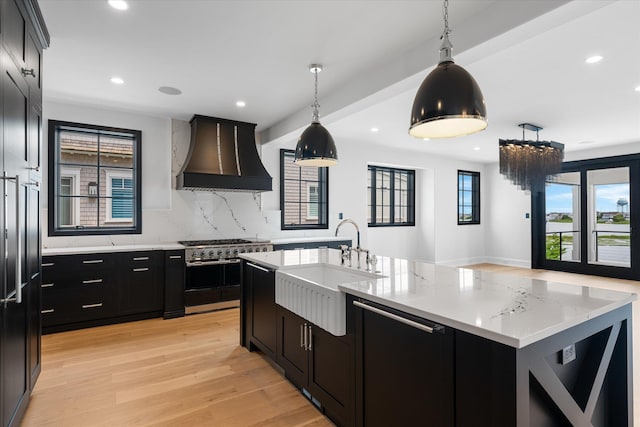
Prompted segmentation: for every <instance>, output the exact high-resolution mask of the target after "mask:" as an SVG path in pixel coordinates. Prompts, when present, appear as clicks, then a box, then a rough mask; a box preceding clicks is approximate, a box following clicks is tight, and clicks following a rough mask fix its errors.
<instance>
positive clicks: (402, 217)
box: [367, 165, 415, 227]
mask: <svg viewBox="0 0 640 427" xmlns="http://www.w3.org/2000/svg"><path fill="white" fill-rule="evenodd" d="M368 175H369V176H368V186H367V190H368V191H367V192H368V200H369V216H368V221H369V227H379V226H391V225H415V171H412V170H405V169H394V168H388V167H382V166H372V165H369V173H368Z"/></svg>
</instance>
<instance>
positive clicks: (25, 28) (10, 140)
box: [0, 0, 49, 427]
mask: <svg viewBox="0 0 640 427" xmlns="http://www.w3.org/2000/svg"><path fill="white" fill-rule="evenodd" d="M48 44H49V35H48V33H47V30H46V27H45V25H44V22H43V20H42V15H41V14H40V9H39V7H38V4H37V2H36V1H35V0H0V57H1V58H2V60H1V61H0V94H1V96H0V167H1V169H2V175H1V179H0V182H1V183H2V194H1V195H0V223H1V224H2V230H3V231H2V238H0V254H2V257H3V260H2V263H3V264H2V275H0V427H6V426H18V425H19V424H20V421H21V418H22V415H23V413H24V411H25V409H26V407H27V404H28V402H29V397H30V394H31V391H32V390H33V387H34V386H35V382H36V380H37V377H38V374H39V372H40V307H39V305H40V288H39V282H40V280H41V277H40V219H39V215H40V206H39V205H40V184H41V182H42V174H41V172H40V157H39V156H40V152H41V148H40V146H41V129H42V126H41V119H40V117H41V114H40V112H41V105H42V92H41V88H40V83H39V82H40V68H41V67H40V62H39V61H40V60H39V59H36V58H41V56H42V50H43V49H44V48H45V47H47V46H48ZM34 62H38V65H37V67H35V66H34V70H33V71H32V70H31V67H32V65H31V64H33V63H34ZM35 68H37V71H36V69H35ZM33 75H37V80H38V83H37V84H36V85H34V77H33Z"/></svg>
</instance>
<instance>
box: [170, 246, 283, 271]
mask: <svg viewBox="0 0 640 427" xmlns="http://www.w3.org/2000/svg"><path fill="white" fill-rule="evenodd" d="M178 243H180V244H181V245H183V246H185V248H186V249H185V260H186V262H187V266H189V265H200V264H204V263H215V262H221V261H229V260H237V261H238V262H239V259H238V254H243V253H245V252H268V251H272V250H273V245H272V244H271V242H269V241H266V240H264V241H251V240H244V239H221V240H186V241H182V242H178Z"/></svg>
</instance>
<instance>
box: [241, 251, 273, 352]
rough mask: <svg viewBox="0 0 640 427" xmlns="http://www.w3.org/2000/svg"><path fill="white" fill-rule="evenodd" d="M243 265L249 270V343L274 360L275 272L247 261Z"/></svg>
mask: <svg viewBox="0 0 640 427" xmlns="http://www.w3.org/2000/svg"><path fill="white" fill-rule="evenodd" d="M245 265H246V266H247V268H248V270H250V272H251V273H250V276H251V280H250V283H249V293H250V295H249V301H250V303H249V304H250V307H249V309H250V310H251V324H250V325H249V328H250V334H251V343H252V344H254V345H255V346H256V347H258V348H259V349H260V350H261V351H262V352H263V353H265V354H266V355H267V356H268V357H269V358H271V359H272V360H275V358H276V341H277V333H276V327H277V311H276V310H277V309H276V307H277V306H276V283H275V272H273V271H272V270H269V269H267V268H264V267H261V266H259V265H255V264H252V263H249V262H248V263H246V264H245Z"/></svg>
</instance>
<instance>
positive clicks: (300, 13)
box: [39, 0, 640, 162]
mask: <svg viewBox="0 0 640 427" xmlns="http://www.w3.org/2000/svg"><path fill="white" fill-rule="evenodd" d="M39 2H40V6H41V8H42V12H43V15H44V18H45V21H46V23H47V26H48V28H49V31H50V33H51V47H50V48H49V49H47V50H46V51H45V56H44V61H45V63H44V67H45V69H44V76H45V77H44V87H45V93H44V97H45V101H47V100H54V101H55V100H58V101H64V102H74V103H82V104H90V105H100V106H105V107H109V108H115V109H122V110H130V111H141V112H145V113H147V114H152V115H160V116H166V117H173V118H179V119H183V120H187V119H189V118H190V117H191V116H192V115H193V114H204V115H210V116H216V117H224V118H230V119H235V120H242V121H249V122H253V123H257V124H258V130H259V131H261V133H262V140H263V141H266V142H268V141H272V140H276V141H281V142H282V141H285V142H286V143H287V144H289V145H291V142H292V141H295V139H296V138H297V135H298V134H299V132H301V130H302V129H303V128H304V127H305V126H306V125H307V124H308V122H309V121H310V118H311V108H310V107H309V105H310V104H311V103H312V101H313V75H312V74H310V73H309V72H308V70H307V67H308V64H310V63H312V62H320V63H322V64H323V65H324V71H323V72H322V73H321V74H320V75H319V91H320V104H321V109H320V112H321V121H322V122H323V124H324V125H325V126H326V127H327V128H328V129H329V131H330V132H331V133H332V135H333V137H334V139H335V140H336V144H337V146H338V153H339V151H340V141H341V140H349V139H359V140H367V141H369V142H370V143H374V144H383V145H387V146H390V147H394V148H399V149H403V148H406V149H412V150H421V151H427V152H432V153H436V154H440V155H449V156H456V157H460V158H464V159H468V160H477V161H483V162H491V161H497V156H498V153H497V140H498V138H514V139H516V138H521V137H522V133H521V130H520V129H519V128H518V127H517V124H518V123H521V122H531V123H535V124H539V125H541V126H543V127H544V128H545V130H544V131H542V133H541V135H540V137H541V139H551V140H555V141H558V142H562V143H564V144H565V145H566V148H567V151H570V150H580V149H587V148H593V147H598V146H606V145H615V144H627V143H635V144H636V145H638V149H636V151H640V92H637V91H634V88H635V87H636V86H640V26H638V25H637V17H638V16H640V0H622V1H617V2H612V1H596V0H588V1H587V0H579V1H573V2H563V1H556V0H538V1H533V0H532V1H524V0H512V1H506V0H499V1H490V0H451V1H450V7H449V15H450V26H451V27H452V29H453V33H452V35H451V39H452V42H453V44H454V58H455V60H456V62H457V63H458V64H459V65H462V66H463V67H465V68H466V69H467V70H468V71H469V72H471V74H472V75H473V76H474V77H475V78H476V80H477V81H478V83H479V84H480V87H481V88H482V91H483V93H484V96H485V99H486V103H487V111H488V116H489V127H488V129H487V130H486V131H484V132H481V133H479V134H476V135H472V136H467V137H462V138H455V139H453V140H441V141H421V140H416V139H413V138H411V137H409V136H408V135H407V128H408V122H409V111H410V108H411V104H412V102H413V96H414V95H415V92H416V90H417V88H418V86H419V84H420V82H421V81H422V79H423V78H424V77H425V76H426V74H427V72H428V71H429V70H430V67H432V66H433V65H435V63H436V61H437V58H438V44H439V41H438V37H439V35H440V33H441V31H442V3H441V2H440V1H415V0H414V1H383V0H370V1H352V0H343V1H332V0H315V1H314V0H297V1H290V0H283V1H271V0H265V1H259V0H254V1H244V0H234V1H214V0H210V1H206V0H200V1H192V0H180V1H168V0H130V1H129V5H130V8H129V10H127V11H117V10H115V9H112V8H111V7H109V6H108V5H107V2H106V0H104V1H103V0H83V1H79V0H40V1H39ZM594 54H600V55H602V56H603V57H604V59H603V60H602V61H601V62H600V63H598V64H592V65H588V64H586V63H585V59H586V58H587V57H588V56H590V55H594ZM116 75H117V76H119V77H122V78H123V79H124V80H125V84H124V85H121V86H115V85H113V84H112V83H110V81H109V79H110V78H111V77H112V76H116ZM160 86H172V87H176V88H179V89H180V90H182V92H183V93H182V95H179V96H170V95H165V94H162V93H160V92H158V90H157V89H158V87H160ZM240 99H242V100H244V101H246V103H247V106H246V107H245V108H244V109H238V108H237V107H236V106H235V102H236V101H237V100H240ZM371 127H377V128H379V129H380V131H379V132H378V133H375V134H373V133H371V131H370V128H371ZM527 137H528V138H529V139H531V138H533V137H534V136H533V135H527ZM452 146H453V147H455V148H454V150H452V149H451V147H452ZM474 147H479V150H477V151H476V150H474Z"/></svg>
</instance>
